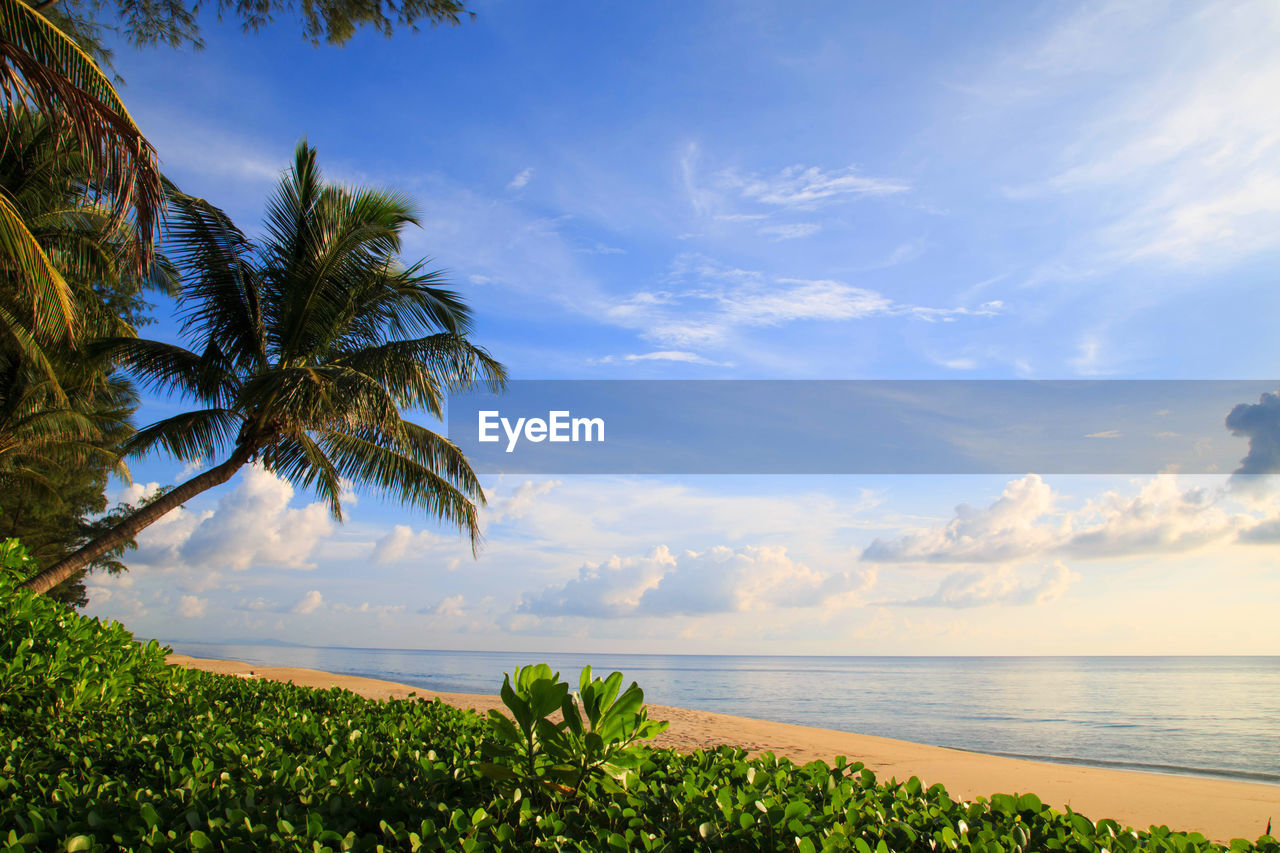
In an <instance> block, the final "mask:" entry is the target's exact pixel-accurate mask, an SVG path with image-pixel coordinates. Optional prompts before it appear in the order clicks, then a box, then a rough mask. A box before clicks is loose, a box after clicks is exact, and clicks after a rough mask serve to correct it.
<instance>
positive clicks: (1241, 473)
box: [1226, 393, 1280, 498]
mask: <svg viewBox="0 0 1280 853" xmlns="http://www.w3.org/2000/svg"><path fill="white" fill-rule="evenodd" d="M1226 423H1227V429H1228V430H1230V431H1231V434H1232V435H1234V436H1236V437H1238V438H1247V439H1248V440H1249V452H1248V453H1246V454H1245V456H1244V458H1243V459H1241V460H1240V465H1239V467H1237V468H1236V470H1235V472H1234V473H1233V474H1232V475H1231V482H1230V486H1231V489H1232V490H1233V491H1235V492H1237V493H1239V494H1241V495H1244V496H1248V497H1253V498H1257V497H1263V496H1265V494H1266V490H1267V488H1268V486H1269V483H1268V481H1269V480H1270V479H1271V475H1273V474H1276V473H1280V394H1272V393H1266V394H1263V395H1262V396H1261V397H1259V398H1258V402H1256V403H1241V404H1240V405H1238V406H1236V407H1235V408H1233V409H1232V410H1231V411H1230V412H1228V413H1227V422H1226Z"/></svg>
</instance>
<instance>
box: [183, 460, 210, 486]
mask: <svg viewBox="0 0 1280 853" xmlns="http://www.w3.org/2000/svg"><path fill="white" fill-rule="evenodd" d="M208 464H209V463H208V462H207V461H206V460H204V459H193V460H191V461H190V462H187V463H186V464H184V465H183V466H182V470H180V471H178V474H177V476H176V477H175V479H177V480H179V481H185V480H189V479H191V478H192V477H194V476H195V475H196V474H199V473H200V472H201V471H203V470H204V469H205V467H206V466H207V465H208Z"/></svg>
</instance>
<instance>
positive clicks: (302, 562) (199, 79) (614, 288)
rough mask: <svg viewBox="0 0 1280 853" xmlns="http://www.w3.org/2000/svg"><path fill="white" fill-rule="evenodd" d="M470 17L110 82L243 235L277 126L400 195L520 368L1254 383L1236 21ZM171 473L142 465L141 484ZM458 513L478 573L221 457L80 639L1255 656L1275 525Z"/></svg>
mask: <svg viewBox="0 0 1280 853" xmlns="http://www.w3.org/2000/svg"><path fill="white" fill-rule="evenodd" d="M475 9H476V11H477V19H476V20H475V21H473V22H470V23H466V24H464V25H462V26H460V27H457V28H443V29H435V30H424V31H423V32H422V33H419V34H417V35H412V34H408V33H405V34H401V35H397V36H396V37H395V38H393V39H391V40H386V39H383V38H381V37H380V36H376V35H373V34H362V35H360V36H358V37H357V38H356V39H354V40H353V41H352V42H351V43H350V44H349V45H347V46H346V47H344V48H341V49H338V48H331V47H320V48H312V47H311V46H309V45H308V44H306V43H305V42H304V41H303V40H302V38H301V36H300V34H299V32H298V27H297V26H296V25H295V24H294V23H293V22H292V21H290V20H286V19H283V18H282V20H281V22H279V23H278V24H276V25H275V26H273V27H271V28H268V29H267V30H265V31H264V32H262V33H260V34H258V35H244V34H242V33H240V32H239V30H238V28H236V27H235V26H232V25H227V24H223V25H219V24H218V23H217V22H216V21H214V20H212V19H210V20H208V21H207V22H206V25H205V35H206V39H207V42H208V47H207V49H206V50H204V51H203V52H199V53H190V52H172V51H168V50H156V51H144V52H135V51H131V50H129V49H128V48H124V47H122V48H120V49H119V50H118V52H117V67H118V70H119V71H120V73H121V74H122V75H123V76H124V78H125V79H126V80H127V83H128V84H127V87H126V89H125V96H126V99H127V103H128V104H129V106H130V108H131V110H132V111H133V113H134V116H135V118H136V119H137V121H138V122H139V124H140V125H141V126H142V128H143V129H144V131H145V132H147V133H148V135H149V136H150V137H151V139H152V140H153V141H154V142H155V144H156V145H157V147H158V148H159V151H160V156H161V159H162V161H163V164H164V166H165V169H166V171H167V173H168V174H169V175H170V177H172V178H173V179H174V180H176V181H177V182H178V183H179V184H180V185H181V186H182V187H183V188H184V189H185V190H186V191H188V192H190V193H194V194H198V195H203V196H205V197H207V198H208V199H210V200H211V201H212V202H214V203H215V204H218V205H219V206H221V207H223V208H224V209H226V210H227V211H228V212H230V213H231V214H232V215H233V216H234V217H235V218H236V220H237V221H238V222H239V223H240V224H241V225H242V226H243V227H245V228H246V229H247V230H249V231H251V232H252V231H253V230H254V229H255V228H256V226H257V223H258V222H259V219H260V216H261V212H262V209H263V203H264V201H265V198H266V197H267V195H268V194H269V193H270V191H271V189H272V187H273V185H274V183H275V181H276V180H277V178H278V175H279V173H280V171H281V170H282V169H283V168H285V167H286V166H287V164H288V161H289V158H290V155H291V152H292V150H293V147H294V145H295V144H296V143H297V141H298V140H299V139H300V138H302V137H303V136H305V137H306V138H307V139H308V140H309V141H310V142H311V143H312V144H314V145H315V146H316V147H317V148H318V149H319V154H320V162H321V165H322V167H323V168H325V170H326V172H327V174H328V175H329V176H330V177H331V178H333V179H336V180H341V181H344V182H353V183H361V184H374V185H380V186H387V187H395V188H399V189H403V190H405V191H407V192H409V193H410V194H411V195H413V196H414V197H415V198H416V199H417V200H418V202H419V203H420V205H421V208H422V211H423V215H424V227H423V229H422V230H421V231H418V232H415V233H413V234H412V235H411V236H410V239H409V240H408V245H407V255H409V256H410V257H414V258H416V257H422V256H429V257H431V258H433V259H434V260H435V262H436V263H437V264H438V265H439V266H440V267H443V268H446V269H448V270H449V273H450V276H451V278H452V280H453V281H454V282H456V283H457V284H458V285H459V286H460V287H461V288H462V289H463V291H464V293H465V294H466V297H467V299H468V300H469V301H470V303H471V304H472V305H473V307H474V309H475V311H476V314H477V323H476V332H475V338H476V340H477V341H478V342H479V343H481V344H483V345H484V346H486V347H488V348H489V349H490V350H491V351H492V352H493V353H495V354H496V355H497V356H498V357H499V358H501V359H502V360H503V361H504V362H505V363H506V364H507V365H508V366H509V368H510V369H511V372H512V375H513V376H515V377H517V378H522V379H613V378H628V379H634V378H646V379H666V378H725V379H748V378H750V379H788V378H805V379H816V378H839V379H858V378H874V379H889V378H903V379H909V378H956V379H961V378H963V379H971V378H997V379H1012V378H1035V379H1042V378H1086V377H1087V378H1178V379H1209V378H1218V379H1246V378H1254V379H1266V378H1269V377H1272V376H1274V374H1275V367H1274V365H1275V364H1276V363H1277V358H1278V357H1280V338H1278V337H1277V336H1276V335H1275V334H1274V318H1275V317H1276V316H1277V314H1278V313H1280V288H1277V287H1275V275H1276V273H1275V270H1276V268H1277V260H1278V259H1280V118H1277V115H1276V112H1275V110H1274V107H1273V100H1274V99H1273V93H1274V92H1275V91H1280V55H1277V54H1276V52H1275V50H1274V45H1275V43H1276V37H1277V35H1280V11H1277V10H1276V8H1275V6H1274V5H1273V4H1269V3H1265V2H1252V3H1250V2H1217V3H1207V4H1203V3H1202V4H1183V3H1157V2H1147V3H1144V2H1115V3H1106V2H1102V3H1082V4H1070V5H1064V4H1030V3H1003V4H1001V3H989V4H982V5H974V4H970V5H967V6H957V5H955V4H945V3H931V4H924V3H921V4H912V5H910V6H892V5H886V6H883V7H872V6H860V5H859V6H855V5H853V4H844V3H825V4H824V3H814V4H806V6H805V7H804V10H803V11H802V12H797V11H796V10H795V9H794V8H793V7H789V6H786V5H784V4H765V3H740V2H732V3H730V2H724V3H705V4H674V3H673V4H657V5H654V4H650V5H646V6H631V7H626V6H618V5H616V4H615V5H600V4H589V3H560V4H552V5H549V6H548V5H545V4H542V5H534V4H525V3H517V2H512V0H499V1H498V2H485V3H479V4H477V5H476V6H475ZM153 331H154V332H155V334H157V335H161V336H166V335H172V334H173V326H172V324H171V323H169V322H165V321H163V320H162V322H161V323H160V324H159V325H158V326H156V327H153ZM1240 402H1256V400H1255V401H1248V400H1242V401H1240ZM173 405H174V404H173V403H171V402H168V401H164V400H151V401H149V402H148V405H147V406H146V408H145V409H144V411H143V413H142V417H143V418H144V419H147V418H150V417H157V416H160V415H162V414H163V413H164V412H165V411H166V410H168V409H169V408H170V407H172V406H173ZM1225 414H1226V413H1225V412H1224V413H1223V416H1224V417H1225ZM1225 435H1226V432H1225V429H1224V436H1225ZM1244 449H1245V445H1244V444H1243V443H1241V455H1243V452H1244ZM180 469H181V466H180V465H176V464H174V463H172V462H168V461H165V460H156V459H152V460H147V461H142V462H139V463H138V464H136V465H135V466H134V470H135V473H136V475H137V481H138V485H137V486H136V487H134V488H135V491H136V490H137V489H140V488H144V487H145V486H146V484H149V483H153V482H155V483H173V482H176V481H178V479H179V478H180V476H182V471H181V470H180ZM486 486H487V488H489V489H490V491H491V494H492V496H493V500H492V507H491V510H490V511H489V513H488V517H487V538H488V542H487V545H486V548H485V550H484V552H483V553H482V555H481V557H480V558H479V559H478V560H472V559H471V557H470V556H469V553H468V552H467V551H466V549H465V548H463V547H462V546H461V545H460V543H459V542H458V541H457V537H456V536H455V535H454V534H452V533H450V532H448V531H443V530H439V529H437V528H435V527H433V526H432V525H430V524H429V523H427V522H425V521H424V520H423V519H420V518H414V517H412V516H410V515H409V514H407V513H404V512H403V511H402V510H400V509H399V508H397V507H394V506H390V505H387V504H385V503H382V502H380V501H379V500H378V499H377V496H376V495H365V494H358V495H355V496H354V497H355V498H356V504H355V506H354V507H353V509H352V511H351V512H350V514H349V518H348V521H347V523H346V524H345V525H344V526H341V527H339V526H336V525H333V524H331V523H329V522H328V521H327V520H325V518H324V517H323V513H322V511H320V510H318V509H317V507H316V505H314V504H313V498H312V496H308V495H303V494H293V493H292V491H291V490H290V489H288V487H287V486H286V485H285V484H283V483H280V482H279V481H277V480H275V479H274V478H272V477H270V476H269V475H267V474H265V473H263V472H253V471H251V472H247V473H246V475H245V476H242V477H240V478H238V479H237V480H235V481H233V482H232V483H230V484H228V485H227V486H226V487H224V488H223V489H222V490H221V491H219V492H215V493H212V494H209V495H206V496H205V497H203V498H201V499H199V500H197V501H193V502H192V503H191V504H190V505H189V506H188V507H187V508H186V509H185V510H183V512H182V513H180V514H178V515H176V516H174V517H172V518H169V519H166V521H165V522H162V524H161V525H158V526H157V528H156V529H153V530H152V531H150V532H149V533H147V534H144V536H143V538H142V540H141V543H142V548H141V550H140V551H139V553H138V554H137V559H136V561H135V562H136V568H135V571H134V572H132V573H131V575H130V576H129V577H127V578H125V579H124V580H122V581H111V580H107V579H102V580H98V579H94V583H93V586H94V589H93V592H94V603H93V605H92V606H91V610H90V612H93V613H95V614H100V615H105V616H112V617H114V618H119V619H121V620H123V621H125V622H126V624H128V625H129V626H130V627H132V628H133V629H134V630H135V631H137V632H139V633H142V634H144V635H155V636H160V637H162V638H165V637H167V638H175V639H176V638H187V639H196V638H210V639H223V638H228V637H274V638H280V639H286V640H296V641H301V642H335V641H336V642H342V643H343V644H349V645H366V646H396V647H425V648H493V649H502V648H512V647H520V648H544V649H547V650H555V649H569V648H598V649H601V650H608V649H615V650H633V651H647V650H655V651H668V650H684V651H752V652H778V653H789V652H811V653H815V652H816V653H824V652H825V653H833V654H858V653H1001V652H1002V651H1004V652H1008V651H1018V652H1024V651H1025V652H1031V653H1035V652H1045V653H1105V652H1110V651H1116V652H1133V653H1150V652H1162V651H1172V652H1180V653H1197V652H1205V653H1208V652H1244V653H1247V652H1266V651H1270V652H1274V651H1276V649H1277V646H1278V644H1277V641H1278V640H1280V631H1278V630H1277V629H1275V628H1274V627H1269V626H1273V625H1274V619H1272V618H1270V615H1269V614H1270V613H1272V612H1273V611H1274V606H1275V604H1276V603H1277V602H1280V579H1278V578H1277V576H1276V573H1275V571H1274V569H1273V568H1271V567H1272V566H1273V565H1274V563H1275V558H1276V556H1277V550H1276V549H1277V547H1280V546H1277V545H1276V544H1275V541H1276V540H1277V539H1278V538H1280V536H1276V535H1274V534H1277V533H1280V523H1276V522H1275V519H1277V518H1280V503H1278V502H1277V501H1276V500H1275V499H1274V497H1273V496H1272V495H1271V494H1270V493H1269V492H1264V491H1261V490H1257V489H1252V490H1243V489H1240V488H1236V487H1234V486H1233V485H1232V483H1231V482H1230V481H1229V480H1227V478H1226V477H1225V475H1224V476H1221V477H1216V478H1215V477H1189V476H1185V475H1184V476H1182V477H1174V476H1173V475H1168V476H1164V477H1145V478H1139V479H1136V480H1135V479H1132V478H1113V479H1102V478H1088V477H1057V478H1053V477H1044V478H1041V477H1039V476H1037V472H1027V476H1025V477H1012V478H1011V477H1003V478H1001V477H934V478H921V477H875V478H870V477H719V478H717V477H685V478H680V477H599V478H597V477H560V478H555V477H532V478H513V477H509V476H508V477H504V478H488V479H487V480H486ZM122 488H123V487H122ZM1268 524H1271V525H1272V527H1267V525H1268ZM1273 528H1274V529H1273ZM1269 531H1270V532H1269ZM877 542H879V543H880V544H879V545H876V544H875V543H877ZM983 543H985V545H983ZM979 545H983V547H979ZM1137 602H1140V603H1141V606H1137V605H1136V603H1137ZM1192 611H1194V612H1195V613H1197V614H1198V618H1197V623H1198V627H1196V628H1195V629H1193V630H1187V629H1186V628H1185V623H1184V622H1183V621H1182V620H1181V619H1173V620H1170V619H1169V618H1168V617H1169V614H1170V612H1174V613H1190V612H1192ZM593 614H594V615H593ZM1135 614H1140V615H1135ZM1253 617H1256V619H1255V618H1253ZM815 625H816V626H820V628H819V629H818V630H815V628H814V626H815Z"/></svg>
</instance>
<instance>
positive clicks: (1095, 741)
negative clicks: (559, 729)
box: [168, 642, 1280, 784]
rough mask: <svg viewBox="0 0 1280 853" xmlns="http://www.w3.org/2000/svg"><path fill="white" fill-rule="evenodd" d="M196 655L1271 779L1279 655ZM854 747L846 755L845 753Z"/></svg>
mask: <svg viewBox="0 0 1280 853" xmlns="http://www.w3.org/2000/svg"><path fill="white" fill-rule="evenodd" d="M168 645H170V646H172V647H173V649H174V651H177V652H180V653H182V654H186V655H191V656H193V657H206V658H224V659H230V660H239V661H244V662H246V663H250V664H255V663H256V664H262V665H266V666H301V667H308V668H311V669H321V670H326V671H328V672H335V673H343V674H347V675H362V676H367V677H370V678H380V679H386V680H389V681H398V682H401V683H404V684H411V685H414V686H420V687H423V688H426V689H428V690H437V691H445V692H454V693H497V691H498V687H499V686H500V685H501V683H502V675H503V673H504V672H510V671H511V670H512V669H513V668H514V667H515V666H523V665H526V664H531V663H547V664H550V665H551V667H552V668H553V669H555V670H558V671H559V672H560V673H561V675H562V677H564V678H565V679H566V680H568V681H569V682H570V683H571V684H575V685H576V683H577V677H578V673H579V672H580V671H581V669H582V667H583V666H586V665H590V666H591V667H592V669H593V670H594V672H595V673H596V674H597V675H602V674H607V673H609V672H611V671H614V670H618V671H620V672H622V673H623V675H624V676H625V677H626V680H627V682H630V681H636V682H638V683H639V685H640V687H641V688H642V689H643V690H644V694H645V700H646V701H647V702H652V703H655V704H662V705H675V706H679V707H683V708H696V709H699V710H704V711H716V712H720V713H725V714H736V715H738V716H744V717H755V718H757V719H763V720H775V721H778V722H784V723H799V724H802V725H807V726H819V727H822V728H828V729H838V730H841V731H849V732H859V733H862V734H871V735H879V736H882V737H891V738H899V739H901V740H910V741H916V742H918V743H927V744H935V745H937V746H947V747H953V748H956V749H964V750H970V751H974V752H983V753H989V754H993V755H1006V756H1014V757H1018V758H1029V759H1033V760H1038V761H1053V762H1061V763H1069V764H1081V765H1088V766H1096V767H1113V768H1119V769H1128V770H1142V771H1147V772H1156V773H1171V774H1179V775H1196V776H1211V777H1219V778H1227V779H1238V780H1244V781H1252V782H1264V783H1270V784H1280V657H792V656H761V655H645V654H631V655H624V654H536V653H530V652H458V651H424V650H408V649H352V648H331V647H311V646H292V645H251V644H215V643H192V642H169V643H168ZM856 758H857V757H856V756H850V759H851V760H856Z"/></svg>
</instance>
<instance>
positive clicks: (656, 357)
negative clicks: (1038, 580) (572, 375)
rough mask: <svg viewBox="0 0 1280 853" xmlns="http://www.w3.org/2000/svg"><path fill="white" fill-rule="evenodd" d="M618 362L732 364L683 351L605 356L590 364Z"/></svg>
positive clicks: (720, 365) (731, 364)
mask: <svg viewBox="0 0 1280 853" xmlns="http://www.w3.org/2000/svg"><path fill="white" fill-rule="evenodd" d="M619 361H629V362H639V361H671V362H677V363H681V364H701V365H706V366H709V367H732V366H733V363H732V362H727V361H712V360H711V359H709V358H706V357H704V356H700V355H698V354H697V353H696V352H687V351H685V350H658V351H656V352H646V353H629V354H627V355H621V356H614V355H606V356H604V357H603V358H598V359H594V360H593V361H592V362H591V363H592V364H616V363H617V362H619Z"/></svg>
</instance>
